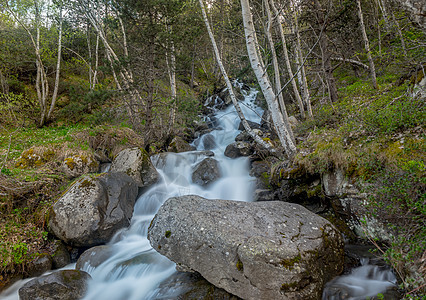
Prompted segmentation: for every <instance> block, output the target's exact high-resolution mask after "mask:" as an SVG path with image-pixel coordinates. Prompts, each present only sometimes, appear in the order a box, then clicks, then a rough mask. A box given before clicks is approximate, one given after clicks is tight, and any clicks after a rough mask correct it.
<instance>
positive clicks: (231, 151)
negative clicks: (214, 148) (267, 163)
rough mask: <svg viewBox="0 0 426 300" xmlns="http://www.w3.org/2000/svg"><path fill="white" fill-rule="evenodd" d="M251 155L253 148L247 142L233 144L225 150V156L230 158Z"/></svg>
mask: <svg viewBox="0 0 426 300" xmlns="http://www.w3.org/2000/svg"><path fill="white" fill-rule="evenodd" d="M251 154H253V147H252V145H251V144H250V143H248V142H234V143H231V144H229V145H228V146H227V147H226V149H225V156H227V157H230V158H237V157H241V156H250V155H251Z"/></svg>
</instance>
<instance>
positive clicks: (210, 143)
mask: <svg viewBox="0 0 426 300" xmlns="http://www.w3.org/2000/svg"><path fill="white" fill-rule="evenodd" d="M201 142H202V144H203V147H204V150H212V149H214V148H216V147H217V145H216V141H215V139H214V136H213V135H211V134H205V135H204V136H203V137H202V138H201Z"/></svg>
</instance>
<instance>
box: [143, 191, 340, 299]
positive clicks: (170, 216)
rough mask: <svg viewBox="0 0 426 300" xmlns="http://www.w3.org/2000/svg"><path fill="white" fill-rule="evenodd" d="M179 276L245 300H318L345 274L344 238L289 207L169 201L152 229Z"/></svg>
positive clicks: (301, 210)
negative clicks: (196, 277)
mask: <svg viewBox="0 0 426 300" xmlns="http://www.w3.org/2000/svg"><path fill="white" fill-rule="evenodd" d="M148 239H149V241H150V243H151V245H152V247H153V248H154V249H155V250H157V251H158V252H159V253H161V254H163V255H165V256H166V257H168V258H169V259H171V260H172V261H174V262H176V264H177V268H178V270H179V271H195V272H198V273H200V274H201V276H203V277H204V278H205V279H206V280H208V281H209V282H210V283H212V284H214V285H215V286H217V287H219V288H223V289H225V290H226V291H227V292H229V293H231V294H234V295H236V296H238V297H240V298H243V299H256V300H257V299H319V298H320V297H321V291H322V288H323V286H324V284H325V283H326V282H327V281H329V280H330V279H332V278H333V277H334V276H336V275H338V274H339V273H340V272H341V271H342V269H343V263H344V251H343V245H344V243H343V239H342V237H341V234H340V233H339V232H338V231H337V230H336V229H335V227H334V226H333V225H331V223H329V222H328V221H327V220H325V219H324V218H322V217H320V216H318V215H315V214H313V213H311V212H309V211H308V210H307V209H305V208H304V207H302V206H300V205H297V204H292V203H285V202H278V201H272V202H238V201H229V200H209V199H204V198H202V197H199V196H194V195H189V196H182V197H174V198H170V199H168V200H167V201H166V202H165V203H164V204H163V206H162V207H161V208H160V209H159V211H158V213H157V214H156V216H155V217H154V219H153V220H152V223H151V225H150V227H149V229H148Z"/></svg>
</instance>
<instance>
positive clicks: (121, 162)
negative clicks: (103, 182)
mask: <svg viewBox="0 0 426 300" xmlns="http://www.w3.org/2000/svg"><path fill="white" fill-rule="evenodd" d="M110 172H111V173H117V172H122V173H125V174H127V175H129V176H130V177H131V178H133V179H134V180H135V181H136V183H137V184H138V186H139V187H141V188H142V187H148V186H151V185H152V184H154V183H156V182H157V181H158V178H159V174H158V172H157V170H156V169H155V168H154V166H153V164H152V163H151V159H150V158H149V156H148V153H147V152H146V151H145V150H143V149H140V148H130V149H125V150H123V151H121V152H120V153H118V155H117V156H116V157H115V158H114V161H113V162H112V165H111V169H110Z"/></svg>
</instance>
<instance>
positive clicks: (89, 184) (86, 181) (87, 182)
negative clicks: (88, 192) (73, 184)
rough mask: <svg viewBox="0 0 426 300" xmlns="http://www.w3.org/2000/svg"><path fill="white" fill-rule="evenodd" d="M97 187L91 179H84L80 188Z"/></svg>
mask: <svg viewBox="0 0 426 300" xmlns="http://www.w3.org/2000/svg"><path fill="white" fill-rule="evenodd" d="M95 186H96V185H95V183H94V182H93V181H92V179H91V178H85V179H82V181H81V182H80V187H82V188H89V187H95Z"/></svg>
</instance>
